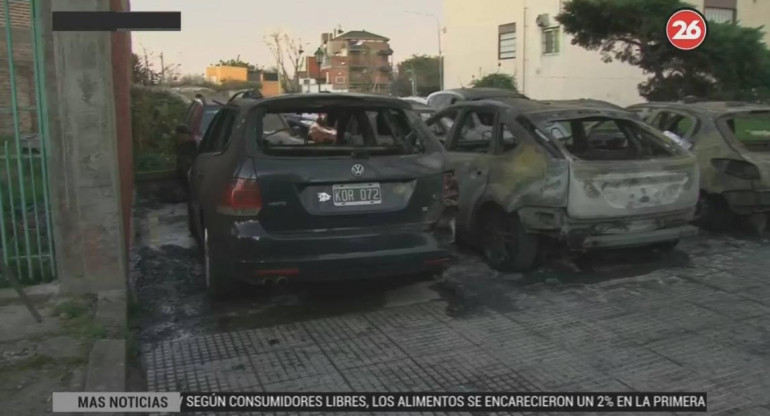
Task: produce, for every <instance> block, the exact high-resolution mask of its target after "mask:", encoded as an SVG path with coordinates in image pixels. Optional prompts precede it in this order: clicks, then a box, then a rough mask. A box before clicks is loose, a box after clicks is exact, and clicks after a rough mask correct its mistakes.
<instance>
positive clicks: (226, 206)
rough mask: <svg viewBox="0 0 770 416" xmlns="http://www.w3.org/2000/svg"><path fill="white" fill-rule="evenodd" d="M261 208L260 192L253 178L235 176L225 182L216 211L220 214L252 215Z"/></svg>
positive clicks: (257, 212) (257, 183)
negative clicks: (228, 181)
mask: <svg viewBox="0 0 770 416" xmlns="http://www.w3.org/2000/svg"><path fill="white" fill-rule="evenodd" d="M261 209H262V193H261V192H260V189H259V182H257V181H256V180H254V179H243V178H236V179H233V180H232V181H231V182H230V183H228V184H227V186H226V187H225V189H224V191H223V192H222V197H221V199H220V201H219V206H218V207H217V211H218V212H220V213H222V214H228V215H238V216H254V215H257V214H259V211H260V210H261Z"/></svg>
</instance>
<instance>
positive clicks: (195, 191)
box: [188, 109, 232, 218]
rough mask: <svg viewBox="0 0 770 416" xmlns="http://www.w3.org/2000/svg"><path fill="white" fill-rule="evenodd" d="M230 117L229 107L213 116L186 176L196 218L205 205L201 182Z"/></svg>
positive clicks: (218, 149)
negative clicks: (187, 176)
mask: <svg viewBox="0 0 770 416" xmlns="http://www.w3.org/2000/svg"><path fill="white" fill-rule="evenodd" d="M231 117H232V115H231V110H229V109H228V111H224V110H223V111H220V112H219V113H218V114H217V115H216V116H214V120H212V121H211V125H210V126H209V128H208V129H207V130H206V133H205V134H204V135H203V139H202V140H201V144H200V145H199V147H198V154H197V156H196V157H195V161H194V162H193V165H192V167H191V168H190V173H189V175H190V176H189V178H188V181H189V183H190V201H191V208H192V211H193V213H195V214H196V215H197V216H196V218H200V212H201V207H202V206H204V205H205V201H204V198H206V197H207V195H205V193H204V192H203V190H202V188H203V184H204V182H205V180H206V177H207V173H208V171H209V169H210V168H211V165H212V160H213V159H214V158H215V157H217V155H218V154H219V153H220V151H221V143H222V137H223V136H224V133H225V129H226V128H227V126H226V122H227V120H228V119H229V118H231Z"/></svg>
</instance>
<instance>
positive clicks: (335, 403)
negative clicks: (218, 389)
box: [53, 392, 707, 413]
mask: <svg viewBox="0 0 770 416" xmlns="http://www.w3.org/2000/svg"><path fill="white" fill-rule="evenodd" d="M706 409H707V405H706V393H680V392H675V393H674V392H669V393H617V392H613V393H126V392H119V393H85V392H84V393H53V411H54V412H100V413H109V412H123V413H126V412H166V413H179V412H200V411H207V412H232V411H269V412H279V411H294V412H302V411H308V412H309V411H323V412H351V411H359V412H360V411H372V412H375V411H376V412H430V411H444V412H446V411H466V412H475V411H481V412H505V411H509V412H637V413H638V412H705V411H706Z"/></svg>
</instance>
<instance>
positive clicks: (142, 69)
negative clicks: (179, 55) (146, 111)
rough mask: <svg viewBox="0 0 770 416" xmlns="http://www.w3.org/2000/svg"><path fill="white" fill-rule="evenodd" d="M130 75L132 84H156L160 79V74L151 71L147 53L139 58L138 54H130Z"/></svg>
mask: <svg viewBox="0 0 770 416" xmlns="http://www.w3.org/2000/svg"><path fill="white" fill-rule="evenodd" d="M131 65H132V69H133V71H132V75H131V80H132V82H133V83H134V84H140V85H146V86H149V85H156V84H157V83H158V80H159V79H160V74H159V73H158V72H156V71H153V69H152V64H151V63H150V62H149V59H148V57H147V54H146V53H145V55H144V57H143V58H141V57H139V55H137V54H135V53H132V54H131Z"/></svg>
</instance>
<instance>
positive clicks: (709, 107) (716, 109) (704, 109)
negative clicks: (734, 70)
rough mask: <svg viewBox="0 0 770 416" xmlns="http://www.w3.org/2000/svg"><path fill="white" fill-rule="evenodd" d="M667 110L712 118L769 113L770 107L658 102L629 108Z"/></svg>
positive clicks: (739, 104)
mask: <svg viewBox="0 0 770 416" xmlns="http://www.w3.org/2000/svg"><path fill="white" fill-rule="evenodd" d="M638 107H647V108H669V109H678V110H684V111H695V112H700V113H707V114H709V115H712V116H715V117H717V116H720V115H723V114H731V113H740V112H746V111H770V106H768V105H763V104H755V103H749V102H741V101H700V102H691V103H687V102H675V101H669V102H665V101H659V102H650V103H640V104H634V105H632V106H630V107H629V108H638Z"/></svg>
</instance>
